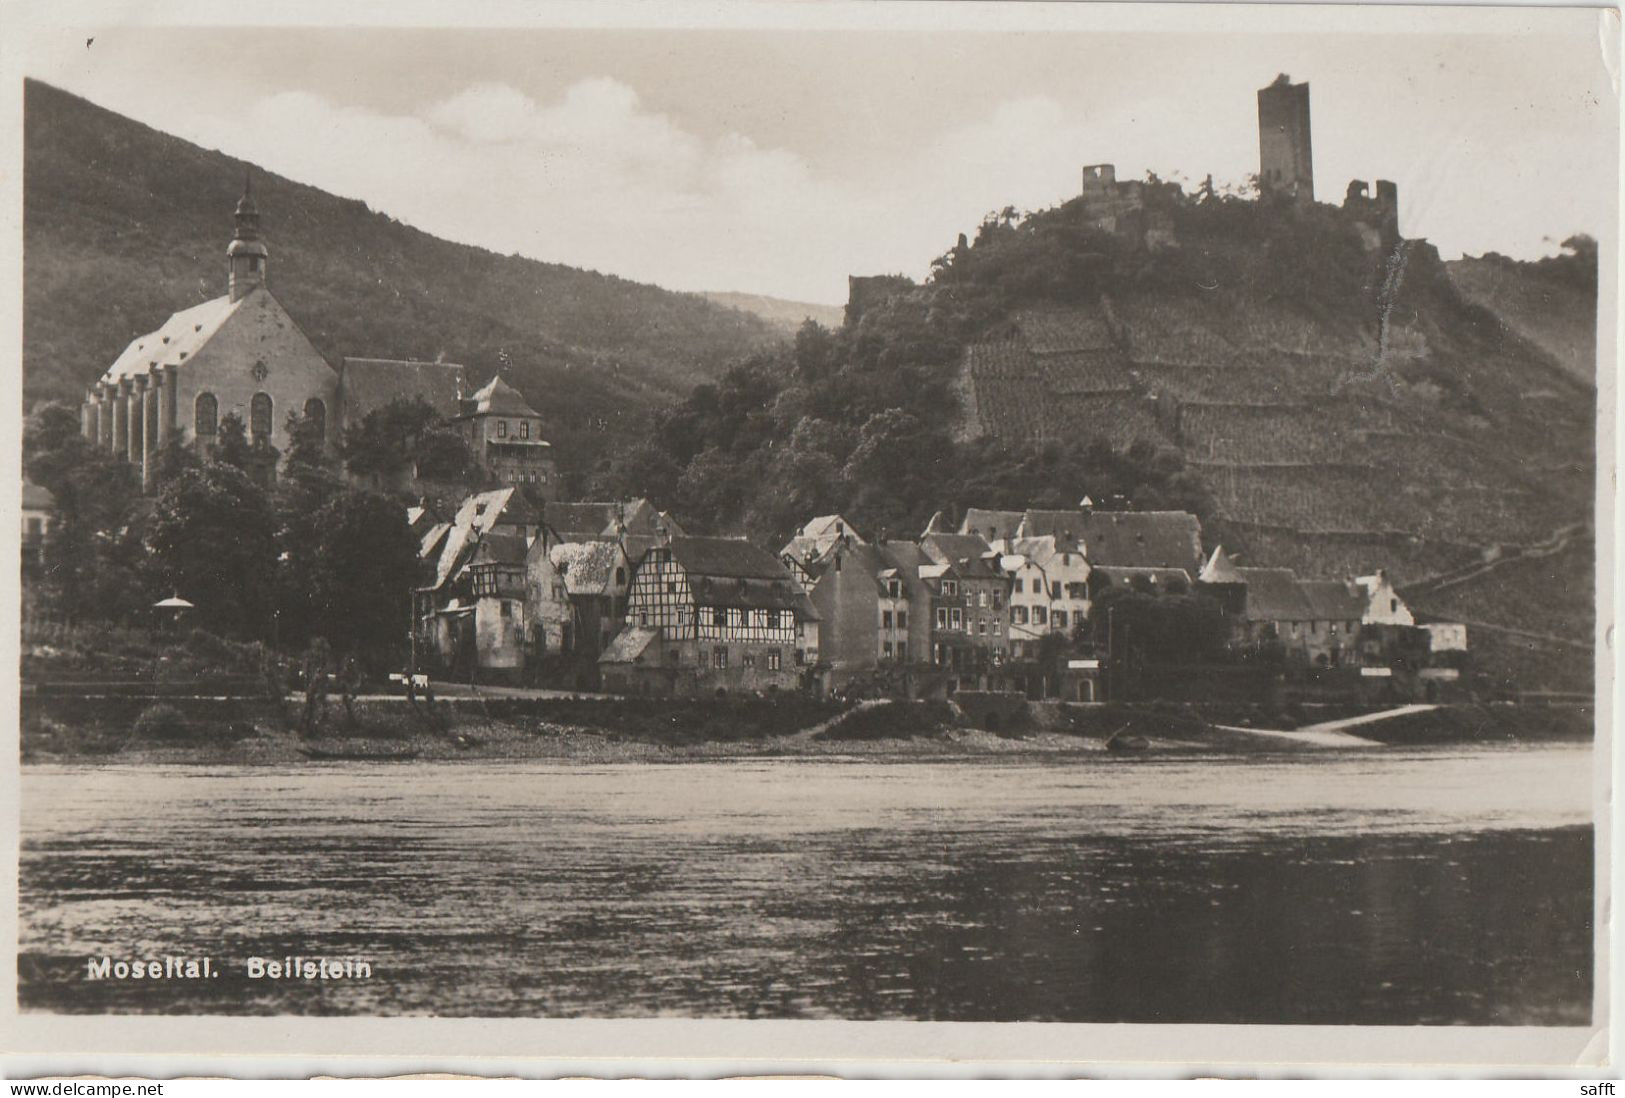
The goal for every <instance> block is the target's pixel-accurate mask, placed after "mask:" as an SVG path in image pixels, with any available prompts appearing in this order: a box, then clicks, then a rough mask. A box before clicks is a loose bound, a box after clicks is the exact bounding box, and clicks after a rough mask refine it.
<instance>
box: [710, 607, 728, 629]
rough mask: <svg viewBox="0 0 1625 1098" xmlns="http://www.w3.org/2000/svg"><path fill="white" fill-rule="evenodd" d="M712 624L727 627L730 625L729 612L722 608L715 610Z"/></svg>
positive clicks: (712, 615) (712, 613) (712, 612)
mask: <svg viewBox="0 0 1625 1098" xmlns="http://www.w3.org/2000/svg"><path fill="white" fill-rule="evenodd" d="M711 624H712V625H727V624H728V611H726V610H724V609H723V608H722V607H720V606H718V607H716V608H714V609H713V610H712V611H711Z"/></svg>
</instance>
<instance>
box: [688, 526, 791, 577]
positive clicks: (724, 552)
mask: <svg viewBox="0 0 1625 1098" xmlns="http://www.w3.org/2000/svg"><path fill="white" fill-rule="evenodd" d="M671 555H672V559H673V560H675V561H676V562H677V563H678V564H680V565H682V568H683V571H685V572H687V573H688V575H689V578H690V580H692V579H693V577H695V576H719V577H725V578H731V579H737V578H744V579H765V580H776V579H783V580H786V581H789V580H790V573H789V572H788V571H787V570H786V569H785V567H784V564H783V562H781V561H780V560H779V559H778V558H777V557H775V556H774V555H773V554H772V553H769V552H768V551H767V550H765V549H760V548H757V547H756V546H755V545H752V544H751V543H750V542H748V541H746V540H745V539H744V538H701V537H691V536H688V535H684V536H682V537H674V538H672V539H671Z"/></svg>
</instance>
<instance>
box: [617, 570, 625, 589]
mask: <svg viewBox="0 0 1625 1098" xmlns="http://www.w3.org/2000/svg"><path fill="white" fill-rule="evenodd" d="M625 584H626V569H625V568H617V569H615V586H616V587H622V586H624V585H625Z"/></svg>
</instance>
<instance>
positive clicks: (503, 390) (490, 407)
mask: <svg viewBox="0 0 1625 1098" xmlns="http://www.w3.org/2000/svg"><path fill="white" fill-rule="evenodd" d="M469 399H470V400H472V401H473V404H474V408H473V411H472V413H471V414H473V415H506V416H534V415H538V414H539V413H538V412H537V411H536V409H534V408H532V407H531V406H530V405H529V404H528V403H526V401H525V398H524V396H523V395H522V394H521V393H520V392H519V390H518V389H515V388H514V387H513V386H512V385H509V384H508V383H507V382H506V381H503V380H502V378H501V377H493V378H492V379H491V380H490V381H487V382H486V383H485V384H484V385H483V386H482V387H481V388H480V389H479V390H478V391H477V392H476V393H475V394H474V395H473V396H472V397H470V398H469Z"/></svg>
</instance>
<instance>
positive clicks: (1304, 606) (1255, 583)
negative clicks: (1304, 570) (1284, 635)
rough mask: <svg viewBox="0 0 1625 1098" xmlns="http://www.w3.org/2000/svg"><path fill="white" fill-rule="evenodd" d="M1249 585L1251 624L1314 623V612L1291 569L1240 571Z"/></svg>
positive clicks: (1248, 615)
mask: <svg viewBox="0 0 1625 1098" xmlns="http://www.w3.org/2000/svg"><path fill="white" fill-rule="evenodd" d="M1236 571H1237V572H1239V573H1240V574H1241V578H1242V582H1244V583H1246V584H1247V614H1246V616H1247V620H1248V621H1313V620H1314V618H1315V612H1314V610H1313V609H1312V608H1311V607H1310V605H1309V600H1308V599H1307V598H1305V597H1304V593H1303V588H1302V587H1301V586H1300V585H1299V583H1298V577H1297V576H1295V575H1293V574H1292V569H1290V568H1237V569H1236Z"/></svg>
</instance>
